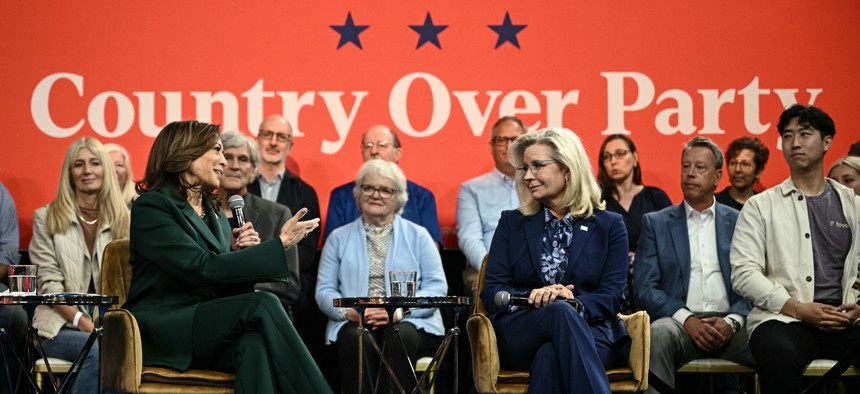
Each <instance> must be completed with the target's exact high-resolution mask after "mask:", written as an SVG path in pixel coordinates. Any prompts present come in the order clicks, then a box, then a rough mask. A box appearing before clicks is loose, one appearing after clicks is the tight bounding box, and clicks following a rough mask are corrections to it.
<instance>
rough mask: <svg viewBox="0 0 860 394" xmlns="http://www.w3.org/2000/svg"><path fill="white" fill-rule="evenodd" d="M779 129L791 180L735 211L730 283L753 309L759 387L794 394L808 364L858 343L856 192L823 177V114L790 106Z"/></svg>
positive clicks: (829, 126)
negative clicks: (751, 304) (738, 216)
mask: <svg viewBox="0 0 860 394" xmlns="http://www.w3.org/2000/svg"><path fill="white" fill-rule="evenodd" d="M777 129H778V130H779V133H780V136H781V137H782V152H783V156H784V157H785V160H786V162H787V163H788V166H789V168H790V173H791V177H790V178H789V179H787V180H786V181H785V182H783V183H782V184H780V185H778V186H775V187H773V188H771V189H768V190H766V191H764V192H763V193H760V194H758V195H756V196H753V197H752V198H751V199H750V200H748V202H747V204H746V205H745V206H744V209H743V210H742V211H741V215H740V218H739V219H738V222H737V225H736V226H735V233H734V238H733V239H732V251H731V262H732V283H733V286H734V289H735V291H737V292H738V293H739V294H741V295H742V296H744V297H746V298H747V299H749V300H750V301H751V302H752V303H753V306H754V307H753V310H752V311H751V312H750V314H749V316H748V317H747V327H748V328H749V330H750V341H749V344H750V350H751V351H752V354H753V357H754V358H755V361H756V367H757V369H758V372H759V376H760V378H761V380H760V381H761V391H762V393H799V392H800V391H801V390H802V388H803V387H802V382H801V374H802V372H803V369H804V367H806V365H807V364H808V363H809V362H810V361H812V360H813V359H816V358H828V359H839V358H840V357H841V356H842V354H843V353H844V352H845V350H846V349H847V348H849V347H850V346H851V345H853V344H854V343H856V342H857V341H858V340H860V326H858V322H860V319H858V318H860V306H858V305H857V301H858V297H860V290H858V289H857V288H856V286H855V283H856V281H857V278H858V271H857V268H858V260H860V251H858V244H860V232H858V221H860V197H857V196H855V194H854V191H853V190H851V189H849V188H846V187H844V186H842V185H840V184H838V183H837V182H835V181H833V180H831V179H827V178H825V177H824V155H825V153H826V152H827V151H828V150H829V149H830V147H831V145H832V143H833V136H834V134H836V128H835V126H834V123H833V120H832V119H831V118H830V116H829V115H827V114H826V113H825V112H824V111H822V110H821V109H819V108H816V107H813V106H811V105H810V106H804V105H799V104H795V105H793V106H791V107H789V108H788V109H787V110H785V112H783V113H782V115H781V116H780V119H779V124H778V126H777ZM852 362H853V364H854V365H857V366H860V357H855V359H854V360H853V361H852Z"/></svg>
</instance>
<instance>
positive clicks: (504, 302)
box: [495, 290, 582, 312]
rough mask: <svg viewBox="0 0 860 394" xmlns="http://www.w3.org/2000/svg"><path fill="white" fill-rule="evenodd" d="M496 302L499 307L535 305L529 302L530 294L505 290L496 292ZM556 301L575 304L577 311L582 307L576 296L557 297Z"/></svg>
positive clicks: (528, 306)
mask: <svg viewBox="0 0 860 394" xmlns="http://www.w3.org/2000/svg"><path fill="white" fill-rule="evenodd" d="M495 302H496V306H498V307H499V308H507V307H509V306H521V307H527V308H532V307H534V305H532V304H529V297H528V295H522V294H511V293H508V292H507V291H504V290H502V291H500V292H498V293H496V298H495ZM554 302H566V303H568V304H570V305H571V306H573V309H576V311H577V312H579V311H580V309H581V308H582V306H581V304H580V303H579V300H577V299H576V298H566V297H555V301H554Z"/></svg>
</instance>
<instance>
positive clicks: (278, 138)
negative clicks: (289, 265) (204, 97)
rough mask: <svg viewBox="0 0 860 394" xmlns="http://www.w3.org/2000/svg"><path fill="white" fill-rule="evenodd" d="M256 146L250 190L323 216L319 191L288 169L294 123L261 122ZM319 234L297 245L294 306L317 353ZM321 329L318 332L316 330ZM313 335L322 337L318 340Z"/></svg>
mask: <svg viewBox="0 0 860 394" xmlns="http://www.w3.org/2000/svg"><path fill="white" fill-rule="evenodd" d="M257 146H258V147H259V148H260V165H259V166H258V167H257V172H258V174H259V175H257V179H256V182H253V183H251V184H249V185H248V192H250V193H251V194H255V195H258V196H261V197H263V198H264V199H266V200H269V201H274V202H277V203H279V204H282V205H286V206H287V208H289V209H290V211H292V212H298V210H299V209H302V208H303V207H304V208H307V209H308V213H307V214H306V217H308V218H318V217H320V204H319V200H318V199H317V192H316V190H314V188H313V187H311V185H309V184H307V182H305V181H303V180H301V178H299V177H298V176H296V175H295V174H292V173H290V171H289V170H287V168H286V166H285V164H286V161H287V155H288V154H289V153H290V151H291V150H292V149H293V126H292V125H290V123H289V122H287V120H286V119H284V117H283V116H281V115H272V116H269V117H267V118H266V119H265V120H263V123H260V129H259V130H258V133H257ZM319 236H320V233H319V231H318V230H314V231H312V232H311V233H309V234H308V236H307V237H306V238H305V239H303V240H301V241H300V242H299V243H298V244H297V245H296V246H298V249H299V269H300V271H301V274H300V282H301V291H300V293H299V300H298V302H297V303H296V304H294V305H293V315H294V316H295V322H296V324H295V325H296V330H298V331H299V335H301V336H302V339H304V340H305V343H308V344H309V345H308V349H309V350H310V351H311V353H314V350H313V349H312V346H311V345H310V343H311V342H320V343H321V342H322V328H314V327H307V329H305V328H306V326H305V324H306V323H307V322H308V316H310V315H313V316H315V317H317V318H320V316H322V315H321V314H320V312H319V309H318V308H317V307H316V301H314V293H315V291H316V280H317V269H318V265H317V263H316V262H315V259H314V258H315V256H316V251H317V243H318V242H319ZM317 330H318V331H320V332H315V331H317ZM309 335H310V336H314V337H319V341H316V340H315V339H311V338H310V337H309Z"/></svg>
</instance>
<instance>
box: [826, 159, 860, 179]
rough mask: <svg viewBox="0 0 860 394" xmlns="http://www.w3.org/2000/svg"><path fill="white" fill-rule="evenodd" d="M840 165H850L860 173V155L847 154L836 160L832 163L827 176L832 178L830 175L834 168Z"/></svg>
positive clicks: (849, 166)
mask: <svg viewBox="0 0 860 394" xmlns="http://www.w3.org/2000/svg"><path fill="white" fill-rule="evenodd" d="M839 166H845V167H848V168H850V169H852V170H854V171H856V172H857V173H858V174H860V157H856V156H845V157H843V158H841V159H839V160H836V161H835V162H834V163H833V164H831V165H830V169H829V170H827V177H828V178H832V177H831V176H830V175H831V174H832V173H833V170H834V169H835V168H836V167H839Z"/></svg>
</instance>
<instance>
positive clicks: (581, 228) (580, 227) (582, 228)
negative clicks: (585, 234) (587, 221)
mask: <svg viewBox="0 0 860 394" xmlns="http://www.w3.org/2000/svg"><path fill="white" fill-rule="evenodd" d="M579 229H580V230H582V231H588V227H586V226H579Z"/></svg>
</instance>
